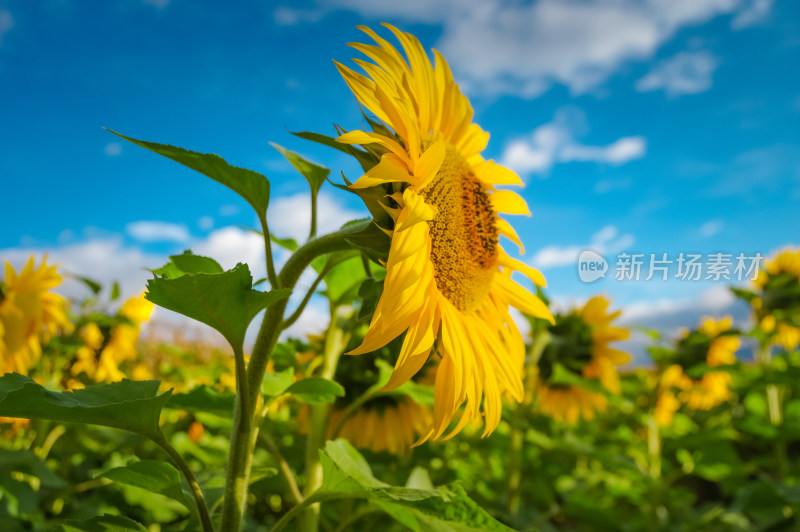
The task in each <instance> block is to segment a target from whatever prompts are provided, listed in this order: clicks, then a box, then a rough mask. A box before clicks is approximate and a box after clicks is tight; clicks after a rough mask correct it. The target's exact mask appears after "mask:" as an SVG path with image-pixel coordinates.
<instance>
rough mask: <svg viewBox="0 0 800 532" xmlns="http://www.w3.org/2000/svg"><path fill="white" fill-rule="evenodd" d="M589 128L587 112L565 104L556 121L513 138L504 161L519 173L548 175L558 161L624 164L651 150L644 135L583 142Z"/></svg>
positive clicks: (554, 118) (504, 154) (554, 119)
mask: <svg viewBox="0 0 800 532" xmlns="http://www.w3.org/2000/svg"><path fill="white" fill-rule="evenodd" d="M586 131H587V127H586V115H585V113H584V112H583V111H581V110H580V109H577V108H574V107H564V108H562V109H560V110H559V111H558V112H556V114H555V116H554V117H553V120H552V121H550V122H548V123H547V124H543V125H541V126H539V127H537V128H536V129H535V130H534V131H533V133H531V134H530V135H528V136H527V137H522V138H517V139H514V140H512V141H511V142H510V143H509V144H508V145H507V146H506V148H505V150H504V151H503V155H502V157H501V163H502V164H503V165H505V166H508V167H509V168H511V169H513V170H514V171H516V172H517V173H519V174H530V173H539V174H546V173H547V172H548V171H549V170H550V169H551V168H552V167H553V165H555V164H557V163H569V162H576V161H577V162H594V163H604V164H611V165H615V166H616V165H621V164H625V163H627V162H629V161H632V160H634V159H640V158H642V157H644V154H645V152H646V150H647V141H646V140H645V138H644V137H642V136H631V137H621V138H619V139H617V140H615V141H614V142H611V143H610V144H606V145H601V146H590V145H586V144H581V143H580V142H578V141H577V140H576V139H577V138H578V137H580V136H582V135H584V134H585V133H586Z"/></svg>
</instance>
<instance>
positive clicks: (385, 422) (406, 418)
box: [327, 396, 432, 456]
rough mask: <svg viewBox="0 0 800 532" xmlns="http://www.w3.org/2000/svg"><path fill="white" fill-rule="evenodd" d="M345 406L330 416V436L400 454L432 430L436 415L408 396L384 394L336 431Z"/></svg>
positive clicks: (335, 410) (376, 449)
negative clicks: (433, 417)
mask: <svg viewBox="0 0 800 532" xmlns="http://www.w3.org/2000/svg"><path fill="white" fill-rule="evenodd" d="M344 415H345V410H343V409H338V408H334V409H333V411H332V412H331V414H330V417H329V418H328V435H327V436H328V438H329V439H330V438H333V437H340V438H345V439H346V440H348V441H350V442H351V443H352V444H353V445H355V446H356V447H358V448H360V449H370V450H372V451H375V452H380V451H387V452H390V453H392V454H396V455H399V456H402V455H405V454H407V453H408V451H409V450H410V449H411V446H412V445H413V444H414V442H415V441H417V439H418V438H419V436H420V434H425V433H427V432H428V431H429V430H430V424H431V422H432V416H431V412H430V409H428V408H426V407H424V406H422V405H419V404H417V403H416V402H414V400H412V399H410V398H408V397H404V398H395V397H391V396H387V397H381V398H378V399H375V400H373V401H370V402H368V403H366V404H364V405H363V406H361V408H359V409H358V410H357V411H356V412H355V413H353V414H352V415H351V416H349V417H348V418H347V419H346V420H345V421H344V423H342V425H341V428H340V429H339V433H338V434H337V435H334V433H333V431H334V430H335V429H336V427H338V426H339V424H340V421H341V420H342V416H344Z"/></svg>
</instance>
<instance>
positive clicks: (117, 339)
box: [70, 293, 153, 382]
mask: <svg viewBox="0 0 800 532" xmlns="http://www.w3.org/2000/svg"><path fill="white" fill-rule="evenodd" d="M152 311H153V304H152V303H151V302H149V301H147V300H146V299H145V298H144V294H143V293H142V294H140V295H138V296H136V297H133V298H131V299H129V300H128V301H126V302H125V304H124V305H122V308H120V310H119V312H118V316H119V317H121V318H124V319H125V320H126V321H127V323H126V322H122V323H118V324H116V325H114V326H112V327H111V329H110V330H109V332H108V338H106V337H104V335H103V332H102V331H101V329H100V327H98V325H97V324H96V323H88V324H86V326H84V327H83V328H82V329H81V330H80V331H79V335H80V337H81V339H82V340H83V342H84V345H83V346H82V347H80V348H79V349H78V352H77V355H76V360H75V362H74V363H73V364H72V367H71V368H70V372H71V373H72V375H73V376H76V377H77V376H78V375H80V374H81V373H85V374H86V376H87V377H88V378H89V379H90V380H92V381H94V382H117V381H121V380H122V379H124V378H126V377H127V375H126V374H125V373H124V372H123V371H122V370H121V369H120V366H121V365H122V364H124V363H125V362H133V361H135V360H136V359H137V358H138V353H137V350H136V344H137V342H138V340H139V331H140V328H141V324H142V323H144V322H146V321H147V320H148V319H150V313H151V312H152ZM134 371H135V373H136V377H137V378H142V377H144V378H151V377H150V372H149V370H147V368H146V367H145V366H143V365H142V364H139V365H137V366H136V367H135V368H134ZM76 382H77V381H76Z"/></svg>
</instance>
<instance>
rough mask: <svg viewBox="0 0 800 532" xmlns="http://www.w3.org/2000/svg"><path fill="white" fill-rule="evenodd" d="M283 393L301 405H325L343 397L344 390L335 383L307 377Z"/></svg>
mask: <svg viewBox="0 0 800 532" xmlns="http://www.w3.org/2000/svg"><path fill="white" fill-rule="evenodd" d="M284 393H290V394H292V395H293V396H294V397H295V399H297V400H298V401H300V402H301V403H309V404H317V405H318V404H327V403H332V402H333V401H335V400H336V398H337V397H344V388H342V385H341V384H339V383H338V382H336V381H332V380H329V379H323V378H320V377H308V378H305V379H303V380H300V381H297V382H295V383H294V384H292V385H291V386H289V387H288V388H287V389H286V391H285V392H284Z"/></svg>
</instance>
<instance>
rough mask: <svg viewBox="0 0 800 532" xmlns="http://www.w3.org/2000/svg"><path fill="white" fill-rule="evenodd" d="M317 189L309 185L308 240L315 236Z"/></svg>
mask: <svg viewBox="0 0 800 532" xmlns="http://www.w3.org/2000/svg"><path fill="white" fill-rule="evenodd" d="M317 190H318V189H317ZM317 190H315V189H314V187H311V229H310V230H309V232H308V238H309V240H310V239H312V238H314V237H315V236H317Z"/></svg>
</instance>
